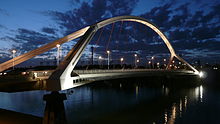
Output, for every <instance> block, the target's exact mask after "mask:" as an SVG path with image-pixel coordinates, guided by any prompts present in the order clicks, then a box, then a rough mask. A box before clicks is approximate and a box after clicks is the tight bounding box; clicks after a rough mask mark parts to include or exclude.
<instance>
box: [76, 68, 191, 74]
mask: <svg viewBox="0 0 220 124" xmlns="http://www.w3.org/2000/svg"><path fill="white" fill-rule="evenodd" d="M73 71H74V72H75V73H77V74H93V73H125V72H146V71H147V72H183V73H193V71H189V70H164V69H110V70H101V69H97V70H73Z"/></svg>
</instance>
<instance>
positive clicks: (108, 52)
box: [107, 50, 110, 69]
mask: <svg viewBox="0 0 220 124" xmlns="http://www.w3.org/2000/svg"><path fill="white" fill-rule="evenodd" d="M107 54H108V69H109V65H110V51H109V50H107Z"/></svg>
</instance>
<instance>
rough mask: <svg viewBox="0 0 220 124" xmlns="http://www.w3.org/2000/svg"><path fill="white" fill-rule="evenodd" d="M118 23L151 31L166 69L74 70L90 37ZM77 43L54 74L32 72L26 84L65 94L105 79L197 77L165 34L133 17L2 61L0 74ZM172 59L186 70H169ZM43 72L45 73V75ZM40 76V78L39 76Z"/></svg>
mask: <svg viewBox="0 0 220 124" xmlns="http://www.w3.org/2000/svg"><path fill="white" fill-rule="evenodd" d="M118 21H131V22H138V23H141V24H143V25H145V26H147V27H149V28H151V29H152V30H153V31H155V32H156V33H157V34H158V35H159V36H160V37H161V39H162V40H163V42H164V43H165V45H166V46H167V48H168V50H169V52H170V58H169V62H168V64H167V66H166V69H163V70H158V69H157V70H154V69H142V70H141V69H132V70H129V69H128V70H90V71H89V70H86V71H85V70H75V69H74V68H75V66H76V64H77V62H78V61H79V59H80V57H81V55H82V53H83V51H84V50H85V48H86V46H87V45H88V44H89V42H90V41H91V39H92V38H93V36H94V35H95V34H96V32H97V31H98V30H99V29H101V28H102V27H104V26H107V25H109V24H113V23H115V22H118ZM79 37H80V40H79V41H78V42H77V43H76V44H75V45H74V47H73V48H72V49H71V50H70V51H69V53H68V54H67V55H66V57H65V58H64V60H63V61H62V62H61V63H60V64H59V65H58V67H57V68H56V69H55V70H51V71H49V70H48V71H43V72H41V71H35V72H34V71H32V72H30V73H32V76H31V77H32V78H31V79H30V78H29V81H38V82H39V81H41V82H45V83H46V85H47V86H46V88H47V90H50V91H59V90H66V89H70V88H73V87H77V86H80V85H84V84H87V83H91V82H94V81H99V80H107V79H117V78H122V77H145V76H152V75H196V76H199V75H201V74H202V73H200V72H199V71H198V70H197V69H195V68H194V67H193V66H192V65H190V64H189V63H188V62H186V61H185V60H184V59H183V58H181V57H180V56H179V55H178V54H176V52H175V50H174V49H173V47H172V45H171V44H170V42H169V40H168V39H167V37H166V36H165V34H164V33H163V32H162V31H161V30H160V29H159V28H158V27H157V26H156V25H154V24H153V23H151V22H150V21H148V20H146V19H144V18H141V17H136V16H118V17H113V18H109V19H106V20H104V21H100V22H98V23H95V24H93V25H91V26H87V27H85V28H82V29H80V30H78V31H76V32H74V33H72V34H69V35H67V36H65V37H63V38H60V39H58V40H55V41H53V42H51V43H49V44H47V45H44V46H42V47H40V48H37V49H35V50H33V51H30V52H28V53H25V54H23V55H20V56H18V57H15V58H13V59H11V60H9V61H6V62H4V63H2V64H0V72H2V71H4V70H6V69H8V68H10V67H13V66H15V65H18V64H20V63H22V62H24V61H27V60H29V59H31V58H33V57H35V56H36V55H39V54H42V53H44V52H46V51H48V50H50V49H52V48H55V47H56V46H57V45H61V44H63V43H65V42H68V41H71V40H74V39H76V38H79ZM174 59H177V60H179V61H180V62H182V63H184V64H185V65H186V66H187V67H188V68H189V70H171V68H170V67H171V65H172V61H173V60H174ZM45 72H46V73H45ZM42 74H43V76H40V75H42Z"/></svg>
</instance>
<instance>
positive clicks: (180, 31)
mask: <svg viewBox="0 0 220 124" xmlns="http://www.w3.org/2000/svg"><path fill="white" fill-rule="evenodd" d="M120 15H135V16H140V17H143V18H145V19H147V20H149V21H151V22H153V23H154V24H155V25H157V26H158V27H159V28H160V29H161V30H162V31H163V32H165V34H166V35H167V37H168V39H169V40H170V42H171V44H172V45H173V47H174V49H175V51H176V53H177V54H181V55H182V56H183V58H184V59H186V60H189V61H191V62H192V61H196V60H201V61H202V62H204V63H206V62H209V63H219V61H220V23H219V22H220V1H219V0H105V1H104V0H1V1H0V43H1V44H0V59H1V62H3V61H5V60H7V59H8V58H9V57H11V50H12V49H16V50H17V51H18V52H17V56H18V55H20V54H22V53H25V52H27V51H30V50H33V49H35V48H37V47H39V46H42V45H44V44H46V43H49V42H51V41H53V40H56V39H58V38H61V37H63V36H65V35H67V34H70V33H72V32H74V31H77V30H79V29H81V28H83V27H85V26H88V25H91V24H94V23H96V22H99V21H101V20H104V19H107V18H110V17H115V16H120ZM121 25H122V24H121V22H117V23H116V24H115V28H114V32H113V33H112V37H111V39H110V41H111V42H110V43H109V46H107V47H108V49H111V50H112V51H114V52H115V58H117V57H121V56H123V57H125V58H126V57H127V58H129V57H128V56H127V55H128V53H129V54H132V55H133V54H134V53H138V54H139V56H140V57H141V59H143V60H144V59H148V58H149V57H150V56H152V55H155V56H157V55H158V56H161V57H162V56H163V55H165V54H168V52H167V49H166V50H163V49H165V48H166V47H165V46H164V44H163V43H162V41H161V39H160V38H159V37H158V36H157V35H156V34H155V33H154V32H153V31H152V30H150V29H149V28H147V27H145V26H143V25H141V24H138V23H134V22H128V23H123V28H121ZM111 30H112V25H108V26H106V27H105V28H104V31H103V34H102V38H101V41H99V42H100V43H99V44H96V43H95V41H97V39H98V36H99V34H100V32H101V31H98V32H97V34H96V36H95V37H94V38H93V41H94V42H93V41H92V42H91V44H90V45H95V47H97V50H96V53H95V55H96V57H97V56H99V55H102V56H104V55H105V54H102V53H103V52H104V51H105V49H106V45H107V44H108V43H107V41H108V38H109V34H110V32H111ZM119 34H120V36H119ZM104 40H105V41H106V42H104ZM102 41H103V42H102ZM75 42H76V41H73V42H70V43H67V44H64V45H63V46H62V48H63V52H64V54H65V53H66V52H67V50H69V49H71V47H72V45H73V44H74V43H75ZM159 42H161V43H162V44H161V43H159ZM162 47H164V48H162ZM86 52H87V53H89V52H88V50H87V51H86ZM86 52H85V53H86ZM46 54H47V55H48V56H55V49H54V50H53V51H52V52H48V53H45V54H43V55H41V56H38V58H44V59H46V58H49V57H46V56H45V55H46ZM113 54H114V53H113ZM113 58H114V57H113Z"/></svg>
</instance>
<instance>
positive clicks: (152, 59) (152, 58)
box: [151, 56, 155, 68]
mask: <svg viewBox="0 0 220 124" xmlns="http://www.w3.org/2000/svg"><path fill="white" fill-rule="evenodd" d="M154 59H155V57H154V56H152V57H151V61H152V67H153V68H154Z"/></svg>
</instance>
